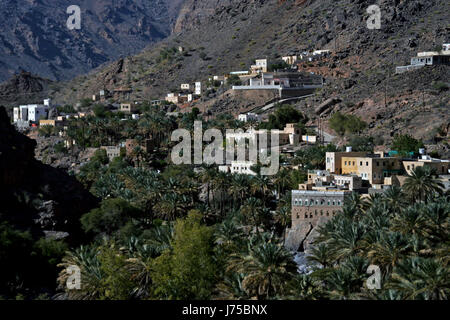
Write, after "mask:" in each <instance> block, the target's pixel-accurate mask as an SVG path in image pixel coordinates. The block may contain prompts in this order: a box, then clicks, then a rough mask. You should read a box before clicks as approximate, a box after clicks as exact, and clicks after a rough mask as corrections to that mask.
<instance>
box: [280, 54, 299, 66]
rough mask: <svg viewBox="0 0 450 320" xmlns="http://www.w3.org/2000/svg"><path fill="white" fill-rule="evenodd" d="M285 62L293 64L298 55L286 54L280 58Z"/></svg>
mask: <svg viewBox="0 0 450 320" xmlns="http://www.w3.org/2000/svg"><path fill="white" fill-rule="evenodd" d="M281 59H282V60H283V61H284V62H285V63H287V64H289V65H291V66H292V65H294V64H295V63H296V62H297V60H298V57H297V56H286V57H282V58H281Z"/></svg>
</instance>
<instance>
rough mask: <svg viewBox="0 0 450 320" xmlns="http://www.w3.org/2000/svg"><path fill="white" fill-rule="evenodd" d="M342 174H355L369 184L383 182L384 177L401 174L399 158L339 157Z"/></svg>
mask: <svg viewBox="0 0 450 320" xmlns="http://www.w3.org/2000/svg"><path fill="white" fill-rule="evenodd" d="M341 166H342V174H347V175H357V176H358V177H361V178H362V179H363V180H367V181H369V183H370V184H372V185H373V184H384V178H387V177H390V176H392V175H398V174H401V173H402V171H403V168H402V163H401V159H399V158H381V157H376V156H366V157H349V156H344V157H342V158H341Z"/></svg>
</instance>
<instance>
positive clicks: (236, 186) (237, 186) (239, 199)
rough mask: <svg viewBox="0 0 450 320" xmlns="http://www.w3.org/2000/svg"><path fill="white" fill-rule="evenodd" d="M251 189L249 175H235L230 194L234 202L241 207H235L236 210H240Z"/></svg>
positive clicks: (232, 179)
mask: <svg viewBox="0 0 450 320" xmlns="http://www.w3.org/2000/svg"><path fill="white" fill-rule="evenodd" d="M249 187H250V180H249V177H248V176H247V175H243V174H234V175H233V176H232V177H231V185H230V189H229V193H230V194H231V195H232V196H233V200H234V202H235V203H236V204H239V206H237V207H236V206H235V207H234V209H238V208H239V207H240V206H241V205H242V203H243V201H244V199H245V197H246V195H247V194H248V192H249Z"/></svg>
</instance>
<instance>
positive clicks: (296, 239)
mask: <svg viewBox="0 0 450 320" xmlns="http://www.w3.org/2000/svg"><path fill="white" fill-rule="evenodd" d="M312 229H313V226H312V224H311V223H300V224H298V225H296V226H295V227H293V228H291V229H289V230H288V231H287V234H286V241H285V247H286V249H288V250H289V251H294V252H297V251H304V247H303V244H304V242H305V240H306V238H307V237H308V235H309V234H310V233H311V231H312Z"/></svg>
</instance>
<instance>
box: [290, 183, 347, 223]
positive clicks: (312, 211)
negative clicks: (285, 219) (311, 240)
mask: <svg viewBox="0 0 450 320" xmlns="http://www.w3.org/2000/svg"><path fill="white" fill-rule="evenodd" d="M351 194H352V192H351V191H310V190H293V191H292V212H291V214H292V228H295V226H297V225H298V224H300V223H304V222H308V223H311V224H312V225H313V226H316V225H317V223H318V220H319V219H320V218H325V219H331V218H332V217H333V216H335V215H336V213H337V212H338V211H340V210H341V209H342V207H343V206H344V202H345V199H346V198H348V197H349V196H350V195H351Z"/></svg>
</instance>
